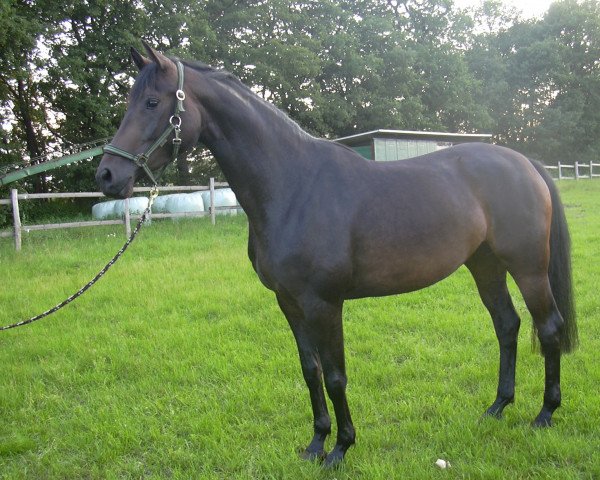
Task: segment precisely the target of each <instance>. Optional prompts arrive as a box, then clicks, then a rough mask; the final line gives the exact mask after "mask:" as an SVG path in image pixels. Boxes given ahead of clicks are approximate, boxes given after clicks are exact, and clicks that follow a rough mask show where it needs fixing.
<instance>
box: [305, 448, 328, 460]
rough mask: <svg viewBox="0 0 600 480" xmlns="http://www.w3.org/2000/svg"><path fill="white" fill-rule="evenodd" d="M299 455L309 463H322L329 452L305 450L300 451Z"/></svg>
mask: <svg viewBox="0 0 600 480" xmlns="http://www.w3.org/2000/svg"><path fill="white" fill-rule="evenodd" d="M298 455H299V456H300V458H301V459H302V460H308V461H309V462H322V461H323V460H325V458H326V457H327V452H326V451H325V450H309V449H308V448H305V449H302V450H300V451H299V452H298Z"/></svg>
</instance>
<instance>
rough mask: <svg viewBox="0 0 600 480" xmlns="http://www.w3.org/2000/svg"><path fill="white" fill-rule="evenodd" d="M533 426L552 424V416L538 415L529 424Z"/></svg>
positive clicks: (541, 426) (547, 426) (548, 425)
mask: <svg viewBox="0 0 600 480" xmlns="http://www.w3.org/2000/svg"><path fill="white" fill-rule="evenodd" d="M531 426H532V427H534V428H549V427H551V426H552V418H546V417H545V416H543V417H542V416H541V415H539V416H538V417H537V418H536V419H535V420H534V421H533V423H532V424H531Z"/></svg>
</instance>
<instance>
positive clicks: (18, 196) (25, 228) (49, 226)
mask: <svg viewBox="0 0 600 480" xmlns="http://www.w3.org/2000/svg"><path fill="white" fill-rule="evenodd" d="M228 186H229V185H228V184H227V183H223V182H215V181H214V179H213V178H211V179H210V184H209V185H208V186H168V187H161V189H160V192H161V193H164V192H199V191H206V190H208V191H210V205H209V208H208V211H204V212H178V213H152V214H151V215H150V218H180V217H203V216H207V215H210V217H211V221H212V224H213V225H214V224H215V222H216V212H217V210H231V209H236V208H239V207H215V194H214V191H215V188H218V187H228ZM133 191H134V193H141V192H144V193H147V192H149V191H150V187H136V188H134V189H133ZM102 197H104V194H103V193H101V192H70V193H18V191H17V190H16V189H12V190H11V191H10V198H6V199H0V205H11V207H12V215H13V228H12V229H11V230H4V231H0V238H2V237H13V238H14V241H15V249H16V250H21V246H22V233H23V232H26V233H28V232H33V231H38V230H53V229H57V228H79V227H97V226H100V225H124V227H125V234H126V236H129V235H130V234H131V224H130V222H131V215H130V213H129V199H125V203H124V205H123V212H124V214H123V218H122V219H119V220H93V221H84V222H65V223H45V224H40V225H23V224H22V223H21V215H20V212H19V200H38V199H51V198H102ZM140 216H141V215H134V218H139V217H140Z"/></svg>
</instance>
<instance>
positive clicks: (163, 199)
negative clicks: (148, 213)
mask: <svg viewBox="0 0 600 480" xmlns="http://www.w3.org/2000/svg"><path fill="white" fill-rule="evenodd" d="M177 195H181V194H180V193H171V194H169V195H159V196H158V197H156V198H155V199H154V203H153V204H152V213H168V212H167V202H168V201H169V199H170V198H171V197H175V196H177Z"/></svg>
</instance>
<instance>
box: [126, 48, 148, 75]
mask: <svg viewBox="0 0 600 480" xmlns="http://www.w3.org/2000/svg"><path fill="white" fill-rule="evenodd" d="M131 59H132V60H133V63H135V65H136V66H137V67H138V69H139V70H141V69H142V68H144V67H145V66H146V65H149V64H150V63H152V60H150V59H148V58H146V57H144V56H143V55H142V54H141V53H140V52H138V51H137V50H136V49H135V48H134V47H131Z"/></svg>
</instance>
